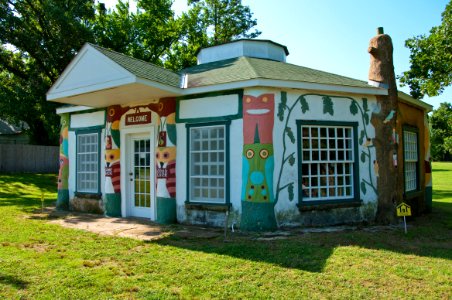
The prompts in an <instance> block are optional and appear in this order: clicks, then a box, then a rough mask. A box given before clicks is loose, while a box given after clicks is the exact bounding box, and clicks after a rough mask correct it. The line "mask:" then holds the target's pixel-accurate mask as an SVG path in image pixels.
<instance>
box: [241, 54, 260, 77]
mask: <svg viewBox="0 0 452 300" xmlns="http://www.w3.org/2000/svg"><path fill="white" fill-rule="evenodd" d="M240 58H243V59H244V60H245V61H246V63H247V64H248V66H249V67H250V69H251V70H252V71H253V73H254V75H255V76H256V77H262V76H261V75H260V74H259V73H258V72H257V70H256V69H255V68H254V66H253V65H252V64H251V63H250V59H251V58H255V57H249V56H241V57H240Z"/></svg>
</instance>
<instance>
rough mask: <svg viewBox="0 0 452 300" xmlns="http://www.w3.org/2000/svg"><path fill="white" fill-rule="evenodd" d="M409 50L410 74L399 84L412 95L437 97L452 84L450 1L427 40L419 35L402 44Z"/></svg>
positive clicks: (402, 78) (405, 75)
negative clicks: (407, 88) (438, 23)
mask: <svg viewBox="0 0 452 300" xmlns="http://www.w3.org/2000/svg"><path fill="white" fill-rule="evenodd" d="M405 46H406V47H407V48H409V49H410V52H411V54H410V63H411V67H410V70H409V71H406V72H404V73H403V75H402V77H401V78H400V81H401V83H402V84H403V85H405V84H406V85H408V86H409V87H410V90H411V95H412V96H413V97H414V98H417V99H421V98H422V97H423V96H424V95H428V96H437V95H439V94H441V93H442V92H443V90H444V88H445V87H447V86H449V85H451V83H452V1H450V2H449V4H448V5H447V6H446V9H445V11H444V12H443V13H442V23H441V25H439V26H436V27H433V28H432V29H431V30H430V34H429V35H428V36H425V35H420V36H417V37H414V38H411V39H408V40H406V41H405Z"/></svg>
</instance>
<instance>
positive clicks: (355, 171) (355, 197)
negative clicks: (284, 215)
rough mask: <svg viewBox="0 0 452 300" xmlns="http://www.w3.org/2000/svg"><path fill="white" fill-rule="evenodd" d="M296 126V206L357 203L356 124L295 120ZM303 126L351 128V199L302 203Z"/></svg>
mask: <svg viewBox="0 0 452 300" xmlns="http://www.w3.org/2000/svg"><path fill="white" fill-rule="evenodd" d="M295 122H296V124H297V155H298V206H299V207H300V206H312V205H321V204H336V203H349V202H359V201H361V200H360V188H359V179H360V176H359V155H358V125H359V124H358V122H340V121H306V120H296V121H295ZM303 125H319V126H349V127H352V128H353V151H354V163H353V194H354V195H353V197H352V198H346V199H334V200H313V201H303V189H302V188H301V182H302V175H303V174H302V172H301V170H302V164H303V156H302V153H301V142H302V140H301V127H302V126H303Z"/></svg>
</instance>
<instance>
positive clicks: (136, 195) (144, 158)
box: [125, 131, 155, 220]
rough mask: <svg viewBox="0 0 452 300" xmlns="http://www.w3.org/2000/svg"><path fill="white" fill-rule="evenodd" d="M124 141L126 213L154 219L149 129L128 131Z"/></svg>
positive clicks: (152, 159)
mask: <svg viewBox="0 0 452 300" xmlns="http://www.w3.org/2000/svg"><path fill="white" fill-rule="evenodd" d="M125 141H126V153H125V154H126V159H125V161H126V167H125V171H126V173H125V182H126V184H125V186H126V206H127V208H126V210H127V215H128V216H133V217H141V218H148V219H151V220H155V188H154V187H155V175H154V169H155V168H154V149H153V147H154V143H153V136H152V135H151V132H149V131H148V132H140V133H129V134H126V138H125Z"/></svg>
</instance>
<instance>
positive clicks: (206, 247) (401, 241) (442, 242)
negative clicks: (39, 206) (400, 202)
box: [0, 176, 452, 283]
mask: <svg viewBox="0 0 452 300" xmlns="http://www.w3.org/2000/svg"><path fill="white" fill-rule="evenodd" d="M49 178H50V179H51V180H53V179H52V178H54V177H42V178H41V180H43V182H45V184H48V182H47V180H49ZM2 180H3V181H5V179H4V177H3V176H0V181H2ZM18 180H19V179H17V177H16V179H15V180H14V181H13V180H12V179H11V182H17V181H18ZM24 180H25V184H30V183H32V184H37V185H39V186H40V183H39V182H36V181H33V180H31V181H27V177H26V178H24ZM44 186H45V185H44ZM48 186H49V187H48V189H47V191H50V192H55V189H56V187H53V188H52V187H51V186H50V185H49V184H48ZM444 193H446V194H449V193H450V192H447V191H444ZM10 196H11V195H7V197H6V199H5V200H0V205H15V206H19V207H21V206H22V208H21V209H24V210H26V209H29V206H31V205H33V206H34V208H36V205H35V202H33V201H32V200H30V199H24V198H20V197H19V198H18V199H19V200H21V201H18V200H17V199H14V200H13V199H11V200H10V198H12V197H10ZM436 196H437V195H436ZM22 197H23V195H22ZM0 198H1V196H0ZM436 199H438V200H439V199H440V198H439V197H438V198H436ZM99 217H100V216H96V215H85V216H83V217H80V218H79V219H78V218H75V219H74V220H72V222H81V221H85V222H86V221H92V222H94V221H95V220H96V218H99ZM451 219H452V203H449V202H434V206H433V212H432V213H431V214H429V215H425V216H421V217H418V218H416V219H413V220H410V222H409V229H408V234H406V235H405V234H404V233H403V229H402V227H400V228H396V229H389V228H382V229H380V230H375V231H370V230H369V229H371V228H367V230H355V231H344V232H330V233H301V232H300V231H293V232H292V235H291V236H289V237H286V236H279V237H278V236H276V237H274V238H273V239H272V240H265V241H264V240H259V238H260V237H262V236H261V235H258V234H254V233H250V234H231V233H229V237H228V242H225V241H224V240H223V237H222V236H221V233H219V234H217V235H216V236H215V237H213V238H202V237H200V236H196V234H194V235H191V236H190V235H188V236H187V235H186V236H181V235H178V234H177V231H178V230H179V231H180V230H181V228H182V226H179V225H174V226H169V227H167V228H170V229H171V230H172V231H173V232H175V234H172V235H166V236H164V237H162V238H161V239H158V240H154V241H151V242H149V243H152V244H158V245H162V246H171V247H177V248H180V249H186V250H190V251H199V252H203V253H209V254H216V255H224V256H228V257H233V258H238V259H243V260H246V261H252V262H253V261H254V262H263V263H268V264H272V265H277V266H281V267H284V268H293V269H300V270H304V271H308V272H316V273H318V272H323V271H324V268H325V265H326V264H327V262H328V260H329V259H330V258H331V256H332V255H333V254H334V252H335V251H336V250H337V249H338V248H339V247H356V248H365V249H369V250H378V251H390V252H393V253H399V254H411V255H417V256H425V257H434V258H442V259H448V260H452V244H451V243H450V241H451V240H452V231H451V229H452V227H451V226H450V224H451ZM117 222H121V223H122V222H128V221H127V220H124V221H123V219H119V220H118V221H117ZM148 224H149V226H154V225H153V224H152V223H149V222H148ZM155 226H159V225H155ZM213 230H216V231H217V232H218V229H213ZM350 252H352V253H353V252H354V250H353V249H351V251H350ZM356 253H357V254H356V255H357V257H360V258H362V255H363V252H362V251H356ZM364 255H366V253H364ZM372 255H382V258H384V259H385V258H386V256H383V254H380V253H374V254H372ZM348 263H350V264H353V263H354V261H353V256H350V261H349V262H348ZM387 263H388V264H389V263H391V262H387ZM0 276H1V273H0ZM1 278H3V277H0V280H3V281H6V279H1ZM5 278H6V277H5ZM13 279H14V278H13ZM13 279H11V280H10V281H11V282H14V280H13ZM19 283H20V282H19Z"/></svg>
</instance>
